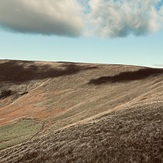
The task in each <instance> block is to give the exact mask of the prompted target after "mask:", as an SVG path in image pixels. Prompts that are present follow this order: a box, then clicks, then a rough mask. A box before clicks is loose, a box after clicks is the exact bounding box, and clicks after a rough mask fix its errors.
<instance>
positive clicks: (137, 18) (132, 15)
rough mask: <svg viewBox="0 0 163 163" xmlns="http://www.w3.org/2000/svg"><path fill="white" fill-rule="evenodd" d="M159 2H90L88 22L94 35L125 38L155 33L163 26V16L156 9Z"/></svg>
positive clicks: (114, 0)
mask: <svg viewBox="0 0 163 163" xmlns="http://www.w3.org/2000/svg"><path fill="white" fill-rule="evenodd" d="M158 2H159V0H144V1H142V0H90V2H89V5H90V8H91V13H90V14H89V18H88V22H89V25H90V26H91V29H93V30H91V31H92V35H94V34H96V35H98V36H101V37H123V36H127V35H129V34H135V35H144V34H147V33H151V32H155V31H157V30H158V29H159V28H160V26H162V22H160V21H161V16H160V14H159V11H158V9H156V4H157V3H158ZM161 12H162V11H161ZM89 33H90V32H89Z"/></svg>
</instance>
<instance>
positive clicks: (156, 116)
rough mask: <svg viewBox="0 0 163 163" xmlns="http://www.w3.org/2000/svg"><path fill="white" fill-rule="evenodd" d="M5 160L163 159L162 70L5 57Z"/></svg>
mask: <svg viewBox="0 0 163 163" xmlns="http://www.w3.org/2000/svg"><path fill="white" fill-rule="evenodd" d="M0 162H7V163H16V162H19V163H20V162H22V163H30V162H31V163H34V162H38V163H40V162H61V163H64V162H79V163H80V162H99V163H101V162H106V163H108V162H111V163H115V162H116V163H121V162H122V163H124V162H134V163H135V162H136V163H139V162H142V163H145V162H151V163H152V162H153V163H155V162H160V163H161V162H163V69H157V68H148V67H139V66H127V65H106V64H105V65H104V64H84V63H68V62H31V61H10V60H1V61H0Z"/></svg>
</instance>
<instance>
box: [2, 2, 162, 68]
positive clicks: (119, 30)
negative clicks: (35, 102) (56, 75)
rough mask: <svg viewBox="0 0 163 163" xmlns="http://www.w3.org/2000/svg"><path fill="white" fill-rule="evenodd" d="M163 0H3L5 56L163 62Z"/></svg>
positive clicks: (91, 61)
mask: <svg viewBox="0 0 163 163" xmlns="http://www.w3.org/2000/svg"><path fill="white" fill-rule="evenodd" d="M162 51H163V0H146V1H142V0H132V1H131V0H59V1H58V0H35V1H33V0H0V59H16V60H36V61H70V62H87V63H108V64H128V65H143V66H157V67H163V52H162Z"/></svg>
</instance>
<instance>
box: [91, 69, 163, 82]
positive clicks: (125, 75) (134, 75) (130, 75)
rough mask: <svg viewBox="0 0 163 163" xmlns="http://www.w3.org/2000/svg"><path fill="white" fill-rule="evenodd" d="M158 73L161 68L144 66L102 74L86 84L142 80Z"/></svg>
mask: <svg viewBox="0 0 163 163" xmlns="http://www.w3.org/2000/svg"><path fill="white" fill-rule="evenodd" d="M160 74H163V69H157V68H145V69H139V70H138V71H127V72H122V73H120V74H118V75H115V76H102V77H100V78H97V79H92V80H90V81H89V83H88V84H93V85H100V84H106V83H120V82H129V81H134V80H142V79H145V78H148V77H150V76H153V75H160Z"/></svg>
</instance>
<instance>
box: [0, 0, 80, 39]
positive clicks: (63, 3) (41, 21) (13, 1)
mask: <svg viewBox="0 0 163 163" xmlns="http://www.w3.org/2000/svg"><path fill="white" fill-rule="evenodd" d="M80 14H81V9H80V6H79V4H78V3H77V2H76V1H75V0H0V25H1V26H2V27H4V28H7V29H10V30H12V31H17V32H22V33H41V34H47V35H51V34H55V35H68V36H77V35H81V33H82V29H83V23H82V18H81V15H80Z"/></svg>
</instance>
